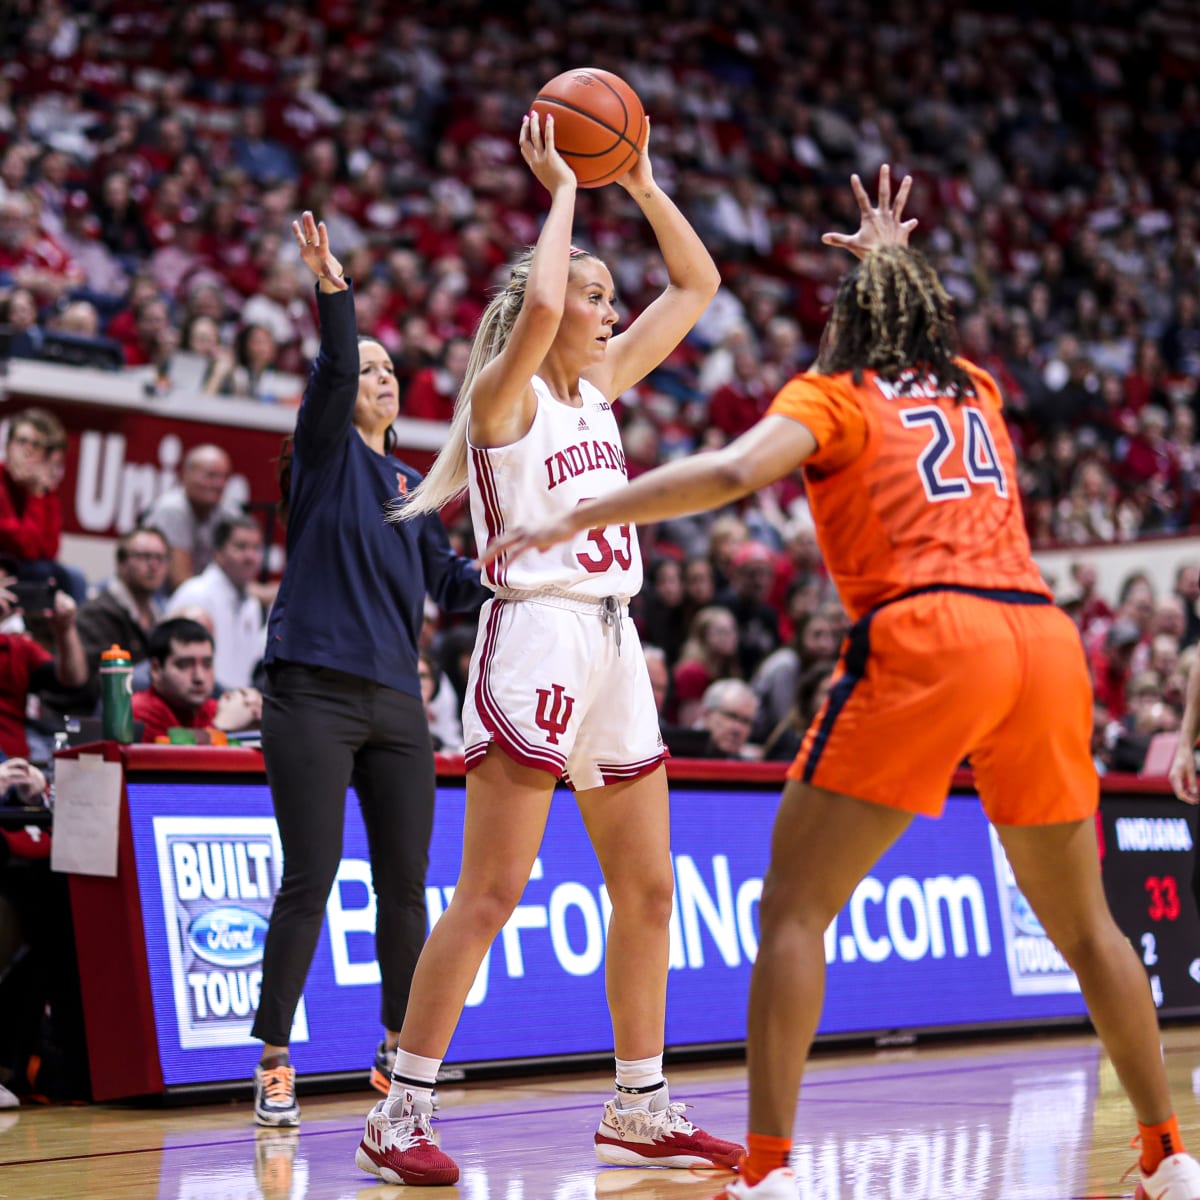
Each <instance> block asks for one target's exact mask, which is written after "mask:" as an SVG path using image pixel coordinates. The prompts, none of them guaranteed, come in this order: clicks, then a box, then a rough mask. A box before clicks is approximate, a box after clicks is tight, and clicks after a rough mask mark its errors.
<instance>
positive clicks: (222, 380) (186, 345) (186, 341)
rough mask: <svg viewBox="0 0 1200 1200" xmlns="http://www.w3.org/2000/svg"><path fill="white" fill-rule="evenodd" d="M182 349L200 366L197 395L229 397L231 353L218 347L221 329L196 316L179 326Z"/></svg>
mask: <svg viewBox="0 0 1200 1200" xmlns="http://www.w3.org/2000/svg"><path fill="white" fill-rule="evenodd" d="M182 348H183V353H184V355H193V356H195V357H196V358H198V359H200V360H201V362H202V364H203V374H202V375H201V376H200V391H201V392H202V393H203V394H204V395H206V396H229V395H232V394H233V369H234V365H235V363H234V357H233V351H232V350H231V349H230V348H229V347H228V346H226V345H223V344H222V342H221V327H220V325H218V324H217V322H216V321H215V320H213V318H212V317H210V316H207V315H205V314H203V313H200V314H196V315H195V316H192V317H190V318H189V319H188V320H187V322H186V323H185V324H184V326H183V336H182ZM181 357H183V356H182V355H181Z"/></svg>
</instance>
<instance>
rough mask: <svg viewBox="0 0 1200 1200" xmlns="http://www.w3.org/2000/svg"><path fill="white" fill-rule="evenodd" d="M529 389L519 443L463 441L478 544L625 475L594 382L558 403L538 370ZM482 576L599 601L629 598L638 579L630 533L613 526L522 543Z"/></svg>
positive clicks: (612, 424) (498, 584)
mask: <svg viewBox="0 0 1200 1200" xmlns="http://www.w3.org/2000/svg"><path fill="white" fill-rule="evenodd" d="M533 390H534V393H535V395H536V396H537V412H536V413H535V414H534V418H533V424H532V425H531V426H530V427H529V432H528V433H526V434H525V436H524V437H523V438H521V440H520V441H518V442H513V443H512V445H509V446H497V447H495V448H494V449H490V450H483V449H480V448H479V447H477V446H472V445H470V444H469V443H468V446H467V471H468V476H469V479H470V498H471V522H472V524H473V525H474V527H475V544H476V545H477V546H479V547H480V548H481V549H482V548H483V547H484V546H487V545H488V544H489V543H490V542H491V541H492V539H493V538H495V537H497V536H498V535H499V534H501V533H504V532H505V531H506V530H509V529H513V528H515V527H517V526H529V525H536V524H539V523H541V522H543V521H545V520H547V519H549V518H552V517H554V516H556V515H558V514H560V513H565V512H568V511H570V510H571V509H573V508H575V507H576V505H578V504H579V503H580V501H582V500H590V499H592V498H593V497H596V496H603V495H606V494H607V493H608V492H612V491H615V490H616V489H617V488H622V487H624V486H625V485H626V483H627V481H628V475H627V474H626V471H625V452H624V451H623V450H622V448H621V434H620V431H619V430H618V428H617V420H616V417H614V416H613V411H612V406H611V405H610V404H609V402H608V401H607V400H606V399H605V398H604V396H603V394H602V393H601V392H600V390H599V388H597V387H595V386H594V385H593V384H591V383H588V381H587V380H586V379H581V380H580V381H579V394H580V396H581V397H582V398H583V405H582V407H580V408H572V407H571V406H570V405H568V404H562V403H560V402H559V401H557V400H555V399H554V397H553V396H552V395H551V394H550V389H549V388H548V387H547V386H546V385H545V383H544V382H543V381H542V380H541V379H539V378H538V376H536V375H535V376H534V377H533ZM483 582H484V585H485V586H487V587H490V588H512V589H514V590H516V591H539V590H544V589H554V590H559V591H567V592H572V593H575V594H577V595H580V596H595V597H596V598H597V599H599V598H601V597H604V596H632V595H635V594H636V593H637V592H638V590H639V589H640V588H641V586H642V555H641V551H640V550H639V549H638V537H637V530H636V529H635V528H634V527H633V526H632V525H610V526H608V527H607V528H598V529H590V530H586V531H585V532H583V533H580V534H576V536H575V537H574V538H572V540H571V541H569V542H563V543H562V544H561V545H558V546H552V547H551V548H550V549H549V550H537V549H530V550H527V551H526V552H525V553H524V554H522V555H520V557H518V558H517V559H516V560H515V561H509V557H508V556H507V555H502V556H501V557H500V558H499V559H497V560H496V561H495V562H493V563H492V564H491V565H490V566H488V567H487V568H486V570H485V571H484V575H483Z"/></svg>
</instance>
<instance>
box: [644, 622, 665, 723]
mask: <svg viewBox="0 0 1200 1200" xmlns="http://www.w3.org/2000/svg"><path fill="white" fill-rule="evenodd" d="M642 657H643V658H644V659H645V660H646V670H647V672H648V673H649V675H650V687H651V689H652V690H653V692H654V707H655V708H656V709H657V710H658V723H659V726H660V727H661V726H662V721H663V713H664V712H665V711H666V706H667V693H668V692H669V691H670V689H671V669H670V667H669V665H668V663H667V655H666V652H665V651H664V650H663V648H662V647H661V646H655V645H654V644H653V643H651V642H642Z"/></svg>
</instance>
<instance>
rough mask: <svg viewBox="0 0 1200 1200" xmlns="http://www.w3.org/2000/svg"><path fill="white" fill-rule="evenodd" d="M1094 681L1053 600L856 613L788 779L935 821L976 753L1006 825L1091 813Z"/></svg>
mask: <svg viewBox="0 0 1200 1200" xmlns="http://www.w3.org/2000/svg"><path fill="white" fill-rule="evenodd" d="M1091 729H1092V687H1091V681H1090V679H1089V677H1088V671H1087V663H1086V661H1085V659H1084V653H1083V646H1082V643H1081V641H1080V638H1079V632H1078V630H1077V629H1076V628H1075V626H1074V624H1073V623H1072V622H1071V620H1070V618H1069V617H1068V616H1067V615H1066V614H1065V613H1063V612H1062V611H1061V610H1060V609H1058V608H1055V607H1054V606H1053V605H1052V604H1049V603H1046V604H1019V603H1010V602H1006V601H999V600H995V599H985V598H983V597H982V596H977V595H972V594H964V593H962V592H952V591H937V592H928V593H923V594H919V595H914V596H910V597H907V598H905V599H901V600H897V601H895V602H893V603H891V604H887V605H884V606H882V607H881V608H879V609H877V610H876V611H875V612H873V613H871V614H868V615H867V616H866V617H864V618H862V620H860V621H858V622H857V623H856V624H855V625H854V626H853V627H852V629H851V630H850V633H849V635H848V636H847V639H846V642H845V644H844V646H843V650H842V658H841V661H840V662H839V664H838V668H837V672H836V674H835V677H834V681H833V688H832V690H831V692H830V694H829V698H828V699H827V700H826V702H825V704H824V705H823V706H822V708H821V711H820V712H819V713H818V714H817V715H816V717H815V718H814V719H813V722H812V724H811V725H810V726H809V728H808V732H807V733H806V735H805V738H804V742H803V744H802V745H801V747H800V753H799V754H798V755H797V756H796V760H795V762H793V763H792V765H791V767H790V768H789V769H788V778H789V779H797V780H801V781H803V782H805V783H811V784H812V785H813V786H814V787H819V788H825V789H827V790H829V791H833V792H841V793H842V794H844V795H847V796H855V797H858V798H859V799H861V800H868V801H871V802H872V803H875V804H885V805H887V806H889V807H891V808H900V809H904V810H905V811H906V812H911V813H920V814H923V815H925V816H930V817H936V816H938V815H939V814H940V813H941V811H942V807H943V805H944V804H945V801H946V794H947V791H948V789H949V784H950V777H951V775H952V774H953V772H954V770H955V768H956V767H958V766H959V764H960V763H962V761H963V759H965V758H967V757H968V756H969V758H970V761H971V766H972V767H973V768H974V770H975V782H976V786H977V787H978V789H979V796H980V799H981V800H982V802H983V807H984V811H985V812H986V813H987V815H988V817H989V819H990V820H992V821H993V822H995V823H996V824H999V825H1049V824H1053V823H1055V822H1059V821H1079V820H1083V819H1085V818H1087V817H1090V816H1091V815H1092V814H1093V813H1094V812H1095V811H1096V807H1097V805H1098V804H1099V798H1100V785H1099V780H1098V778H1097V776H1096V770H1095V767H1094V766H1093V764H1092V755H1091Z"/></svg>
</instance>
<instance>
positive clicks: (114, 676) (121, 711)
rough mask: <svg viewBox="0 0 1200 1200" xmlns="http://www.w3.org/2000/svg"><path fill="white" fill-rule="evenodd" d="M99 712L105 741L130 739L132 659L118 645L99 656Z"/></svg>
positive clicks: (131, 732)
mask: <svg viewBox="0 0 1200 1200" xmlns="http://www.w3.org/2000/svg"><path fill="white" fill-rule="evenodd" d="M100 713H101V728H102V729H103V731H104V738H105V740H106V741H110V742H126V743H128V742H132V741H133V662H132V660H131V659H130V657H129V651H128V650H122V649H121V647H120V646H115V645H114V646H110V647H109V648H108V649H107V650H105V651H104V653H103V654H101V655H100Z"/></svg>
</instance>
